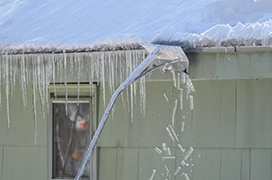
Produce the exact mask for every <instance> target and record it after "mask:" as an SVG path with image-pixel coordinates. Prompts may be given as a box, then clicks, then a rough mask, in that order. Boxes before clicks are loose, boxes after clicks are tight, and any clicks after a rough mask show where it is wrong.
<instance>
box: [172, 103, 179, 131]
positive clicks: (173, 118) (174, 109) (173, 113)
mask: <svg viewBox="0 0 272 180" xmlns="http://www.w3.org/2000/svg"><path fill="white" fill-rule="evenodd" d="M177 105H178V99H176V100H175V105H174V108H173V111H172V126H173V127H174V125H175V115H176V111H177Z"/></svg>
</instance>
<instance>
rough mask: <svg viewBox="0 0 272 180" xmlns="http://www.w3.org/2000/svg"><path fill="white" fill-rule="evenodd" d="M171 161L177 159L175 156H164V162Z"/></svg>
mask: <svg viewBox="0 0 272 180" xmlns="http://www.w3.org/2000/svg"><path fill="white" fill-rule="evenodd" d="M169 159H176V157H175V156H163V157H162V160H163V161H164V160H169Z"/></svg>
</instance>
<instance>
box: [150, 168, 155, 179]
mask: <svg viewBox="0 0 272 180" xmlns="http://www.w3.org/2000/svg"><path fill="white" fill-rule="evenodd" d="M155 174H156V170H155V169H153V171H152V175H151V177H150V178H149V180H153V178H154V176H155Z"/></svg>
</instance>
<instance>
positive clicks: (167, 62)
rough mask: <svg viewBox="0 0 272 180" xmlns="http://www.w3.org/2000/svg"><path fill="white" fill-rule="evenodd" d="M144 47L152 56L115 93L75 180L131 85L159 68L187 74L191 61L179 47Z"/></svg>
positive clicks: (81, 172)
mask: <svg viewBox="0 0 272 180" xmlns="http://www.w3.org/2000/svg"><path fill="white" fill-rule="evenodd" d="M143 47H144V48H145V49H146V50H147V51H148V52H150V54H149V55H148V56H147V57H146V58H145V59H144V60H143V62H142V63H141V64H140V65H139V66H138V67H137V68H136V69H135V70H134V71H133V72H132V73H131V74H130V76H129V77H128V78H127V79H126V80H125V81H124V82H123V83H122V84H121V85H120V86H119V87H118V88H117V90H116V91H115V92H114V93H113V95H112V97H111V100H110V102H109V104H108V106H107V108H106V110H105V112H104V115H103V116H102V119H101V121H100V123H99V125H98V127H97V130H96V131H95V134H94V136H93V139H92V140H91V143H90V145H89V147H88V149H87V151H86V153H85V156H84V158H83V160H82V163H81V165H80V167H79V169H78V172H77V175H76V177H75V180H79V179H80V177H81V176H82V174H83V173H84V170H85V168H86V164H87V162H88V160H89V159H90V157H91V154H92V152H93V150H94V147H95V145H96V143H97V140H98V138H99V136H100V134H101V132H102V130H103V128H104V126H105V124H106V122H107V119H108V117H109V115H110V113H111V110H112V108H113V106H114V103H115V101H116V99H117V97H118V96H119V94H120V93H121V92H122V91H123V90H124V89H125V88H126V87H128V86H129V85H130V84H132V83H133V82H135V81H137V80H138V79H139V78H141V77H143V76H145V75H146V74H148V73H150V72H152V71H153V70H155V69H157V68H162V69H168V70H178V71H183V72H187V71H188V66H189V61H188V58H187V57H186V55H185V53H184V52H183V50H182V49H181V47H179V46H162V45H152V44H151V45H143Z"/></svg>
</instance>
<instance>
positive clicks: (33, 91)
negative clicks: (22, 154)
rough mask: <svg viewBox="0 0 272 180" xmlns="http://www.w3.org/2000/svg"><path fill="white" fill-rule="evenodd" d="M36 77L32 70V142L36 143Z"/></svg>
mask: <svg viewBox="0 0 272 180" xmlns="http://www.w3.org/2000/svg"><path fill="white" fill-rule="evenodd" d="M36 83H37V82H36V77H35V73H34V72H33V85H32V106H33V118H34V143H35V144H37V111H36V109H37V106H36Z"/></svg>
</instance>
